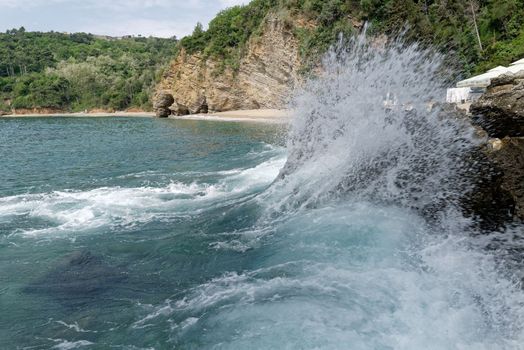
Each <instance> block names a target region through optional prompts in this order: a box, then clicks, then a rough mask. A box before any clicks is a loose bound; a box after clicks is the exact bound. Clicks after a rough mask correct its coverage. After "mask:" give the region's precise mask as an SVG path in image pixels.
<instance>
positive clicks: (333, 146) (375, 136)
mask: <svg viewBox="0 0 524 350" xmlns="http://www.w3.org/2000/svg"><path fill="white" fill-rule="evenodd" d="M442 62H443V57H442V56H441V55H439V54H437V53H435V52H433V51H431V50H428V49H422V48H420V47H419V46H417V45H416V44H414V45H408V46H406V45H405V44H404V43H403V42H402V41H400V40H398V41H393V42H391V43H388V44H386V45H378V44H375V43H373V42H372V41H368V40H367V39H366V33H365V32H364V33H363V34H361V35H360V36H357V37H354V38H352V39H351V40H349V42H347V41H346V40H344V39H340V41H339V43H338V45H336V46H335V47H334V48H332V49H331V50H330V51H329V52H328V54H327V55H326V56H325V58H324V59H323V61H322V65H321V69H320V72H321V73H320V74H319V77H317V78H312V79H310V80H308V81H307V82H306V83H305V84H304V86H303V87H302V88H301V89H300V91H298V93H297V95H296V97H295V99H294V101H293V110H294V111H295V112H294V113H295V115H294V118H293V123H292V126H291V131H290V134H289V140H288V161H287V164H286V166H285V167H284V169H283V171H282V172H281V178H282V181H280V182H278V183H277V184H276V186H275V188H276V191H278V192H281V193H286V194H287V196H285V198H281V202H279V203H278V204H277V206H278V209H279V210H282V209H283V208H289V207H292V208H297V207H311V206H316V205H318V204H319V203H323V202H326V201H329V200H333V199H334V198H341V197H346V198H348V197H349V198H351V199H353V200H367V201H373V202H377V203H381V204H394V205H400V206H403V207H408V208H414V209H417V210H420V211H422V212H432V213H433V214H434V213H435V212H444V211H445V210H447V209H448V208H449V206H450V205H453V204H456V202H457V200H458V197H459V196H460V193H464V192H465V191H467V190H468V186H469V185H470V184H469V182H468V181H467V180H466V177H465V176H464V174H465V173H466V172H468V171H471V164H467V163H466V162H465V160H464V157H463V156H464V154H466V152H468V151H470V150H472V149H473V148H474V147H476V146H477V144H478V143H479V140H477V139H476V138H475V135H474V131H473V129H472V128H471V127H470V126H469V125H468V123H466V122H465V120H463V119H461V118H459V117H455V116H453V115H451V114H450V113H449V112H446V111H445V110H444V109H443V107H442V105H440V104H439V102H441V100H442V96H444V90H443V85H444V84H443V80H442V79H441V78H440V77H441V76H442V74H441V73H442V69H443V67H442Z"/></svg>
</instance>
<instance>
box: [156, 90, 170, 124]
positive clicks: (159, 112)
mask: <svg viewBox="0 0 524 350" xmlns="http://www.w3.org/2000/svg"><path fill="white" fill-rule="evenodd" d="M173 103H175V98H174V97H173V95H171V94H170V93H167V92H159V93H157V94H156V95H155V97H154V99H153V109H154V110H155V113H156V116H157V117H159V118H167V117H169V115H171V110H170V109H169V107H171V106H172V105H173Z"/></svg>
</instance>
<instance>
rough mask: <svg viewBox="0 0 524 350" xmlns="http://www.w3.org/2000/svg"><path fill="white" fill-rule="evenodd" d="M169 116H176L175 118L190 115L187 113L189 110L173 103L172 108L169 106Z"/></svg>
mask: <svg viewBox="0 0 524 350" xmlns="http://www.w3.org/2000/svg"><path fill="white" fill-rule="evenodd" d="M170 109H171V114H173V115H177V116H183V115H189V114H191V112H190V111H189V108H187V106H185V105H183V104H181V103H178V102H175V103H174V104H173V105H172V106H171V108H170Z"/></svg>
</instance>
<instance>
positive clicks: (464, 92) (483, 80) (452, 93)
mask: <svg viewBox="0 0 524 350" xmlns="http://www.w3.org/2000/svg"><path fill="white" fill-rule="evenodd" d="M520 71H524V58H523V59H520V60H518V61H516V62H513V63H512V64H511V65H510V66H509V67H503V66H498V67H495V68H493V69H490V70H489V71H487V72H486V73H484V74H480V75H477V76H474V77H471V78H469V79H465V80H462V81H459V82H458V83H457V87H456V88H451V89H448V94H447V98H446V100H447V101H448V102H450V103H464V102H467V101H472V100H475V99H477V98H478V97H480V96H481V95H482V93H483V92H484V91H485V89H486V88H487V87H488V86H489V85H490V84H491V79H493V78H496V77H499V76H501V75H503V74H508V73H513V74H514V73H517V72H520Z"/></svg>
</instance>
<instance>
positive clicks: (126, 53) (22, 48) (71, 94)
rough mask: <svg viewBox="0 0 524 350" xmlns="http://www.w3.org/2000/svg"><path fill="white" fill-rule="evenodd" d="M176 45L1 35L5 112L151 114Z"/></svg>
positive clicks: (0, 93) (0, 89)
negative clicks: (47, 110)
mask: <svg viewBox="0 0 524 350" xmlns="http://www.w3.org/2000/svg"><path fill="white" fill-rule="evenodd" d="M176 48H177V41H176V40H175V39H159V38H142V37H138V38H134V37H129V38H122V39H115V38H109V37H107V38H106V37H95V36H94V35H91V34H85V33H76V34H62V33H55V32H51V33H37V32H26V31H25V30H24V29H23V28H20V29H18V30H17V29H13V30H9V31H7V32H6V33H2V34H0V110H4V111H5V110H9V109H10V108H17V109H20V108H54V109H59V110H67V111H82V110H84V109H94V108H103V109H112V110H124V109H127V108H140V109H144V110H149V109H150V108H151V102H150V95H151V92H152V89H153V87H154V85H155V83H156V82H157V81H158V80H159V78H160V76H161V74H162V70H163V68H164V67H165V66H166V64H167V63H168V62H169V61H170V60H171V58H172V57H173V56H174V55H175V53H176Z"/></svg>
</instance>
